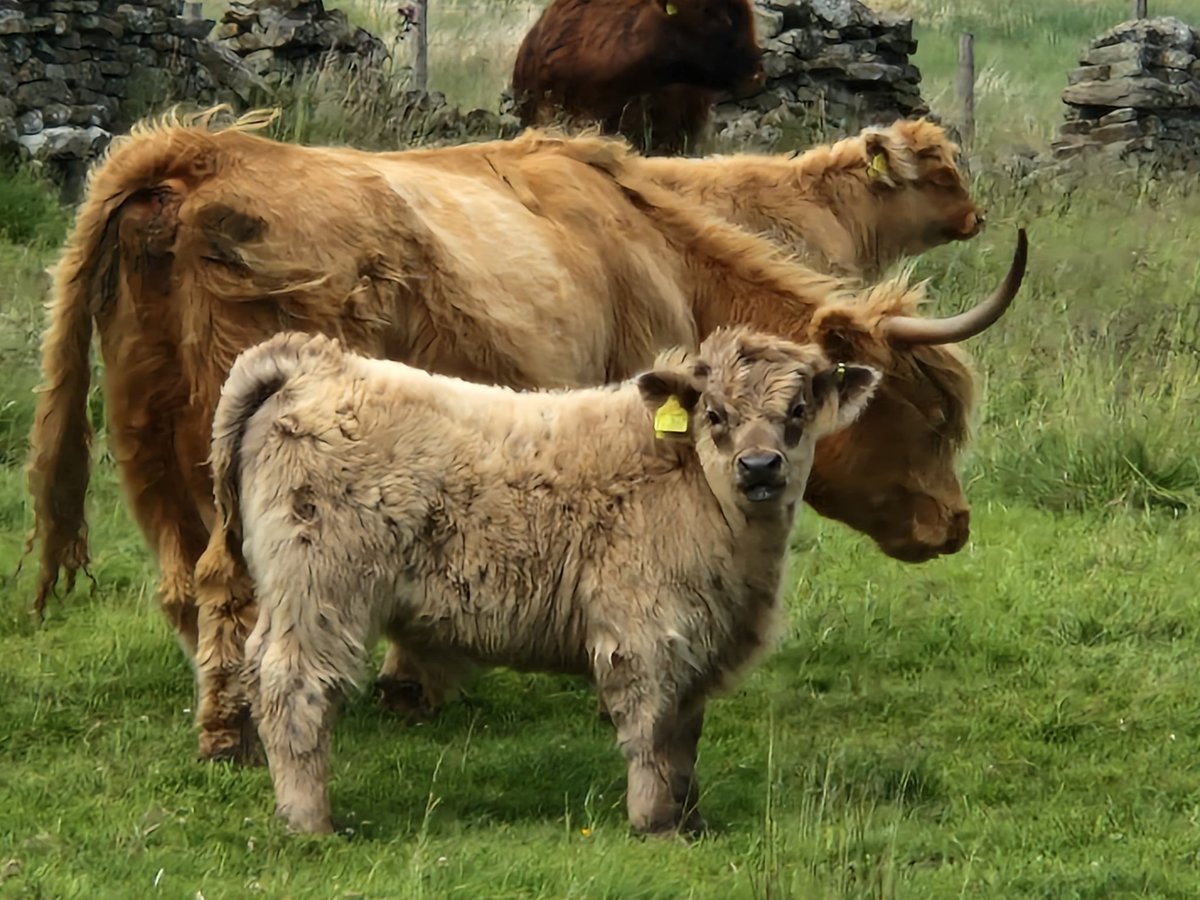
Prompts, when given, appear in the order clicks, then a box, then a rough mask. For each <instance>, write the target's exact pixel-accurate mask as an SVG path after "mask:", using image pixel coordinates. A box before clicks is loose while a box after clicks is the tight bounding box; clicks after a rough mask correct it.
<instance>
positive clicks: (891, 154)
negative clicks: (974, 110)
mask: <svg viewBox="0 0 1200 900" xmlns="http://www.w3.org/2000/svg"><path fill="white" fill-rule="evenodd" d="M860 138H861V140H862V142H863V155H862V164H863V166H864V168H863V169H862V170H861V171H862V172H863V177H865V178H866V179H867V181H868V183H869V185H870V189H871V192H872V195H873V196H874V197H875V198H876V200H877V201H878V203H879V205H880V214H879V216H878V217H877V218H878V221H879V228H880V229H883V230H885V231H886V232H887V235H886V237H888V238H890V240H888V241H887V243H889V244H891V245H894V246H895V249H896V251H897V252H899V253H903V254H906V255H916V254H919V253H923V252H925V251H926V250H929V249H931V248H933V247H938V246H940V245H942V244H945V243H949V242H950V241H965V240H969V239H970V238H973V237H975V236H976V235H977V234H979V232H980V229H982V228H983V222H984V217H983V212H982V211H981V210H980V209H979V207H978V205H977V204H976V203H975V201H974V200H973V199H972V198H971V194H970V192H969V191H968V190H967V186H966V183H965V182H964V180H963V175H962V173H961V172H960V171H959V168H958V164H957V159H958V146H957V145H956V144H954V143H953V142H952V141H951V140H950V139H949V137H948V136H947V135H946V132H945V130H944V129H943V128H942V127H941V126H940V125H935V124H934V123H933V122H929V121H926V120H924V119H919V120H907V119H901V120H899V121H897V122H895V123H893V124H892V125H890V126H888V127H887V128H868V129H865V130H864V131H863V132H862V134H861V135H860Z"/></svg>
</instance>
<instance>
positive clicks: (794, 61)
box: [713, 0, 929, 144]
mask: <svg viewBox="0 0 1200 900" xmlns="http://www.w3.org/2000/svg"><path fill="white" fill-rule="evenodd" d="M755 12H756V16H757V19H758V32H759V39H760V42H761V43H762V45H763V51H764V53H763V67H764V69H765V71H766V75H767V85H766V89H765V90H764V91H762V92H761V93H760V94H758V95H756V96H754V97H750V98H746V99H744V100H740V101H734V100H727V101H725V102H722V103H719V104H718V105H717V107H716V109H715V111H714V116H713V118H714V129H713V131H714V135H715V136H716V137H718V139H723V140H732V141H743V142H746V141H750V142H754V143H759V144H771V143H773V142H774V141H776V140H778V138H779V137H781V136H782V134H783V130H784V129H785V128H786V127H787V126H788V123H789V122H796V121H798V120H801V121H809V122H814V121H815V122H817V123H819V124H820V125H822V126H825V127H827V128H830V129H834V130H837V131H840V132H849V131H855V130H857V129H858V128H860V127H862V126H863V125H868V124H875V123H888V122H891V121H894V120H895V119H897V118H904V117H911V116H919V115H924V114H926V113H928V112H929V108H928V107H927V106H926V104H925V102H924V101H923V100H922V99H921V90H920V82H921V73H920V71H919V70H918V69H917V67H916V66H914V65H912V64H911V63H910V62H909V58H910V56H911V55H912V54H913V53H915V52H916V50H917V42H916V41H915V40H914V39H913V35H912V19H910V18H907V17H905V16H900V15H895V14H892V13H887V12H876V11H873V10H871V9H869V8H868V7H866V6H864V5H863V4H862V3H859V2H858V0H755Z"/></svg>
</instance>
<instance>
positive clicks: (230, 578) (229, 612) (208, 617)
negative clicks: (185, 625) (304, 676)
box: [196, 535, 261, 764]
mask: <svg viewBox="0 0 1200 900" xmlns="http://www.w3.org/2000/svg"><path fill="white" fill-rule="evenodd" d="M196 591H197V599H198V603H199V647H198V649H197V652H196V682H197V694H198V696H197V699H196V724H197V725H198V726H199V729H200V739H199V757H200V759H208V760H226V759H228V760H233V761H235V762H241V763H250V764H252V763H257V762H261V757H260V756H259V754H258V752H257V750H258V739H257V735H256V734H255V730H254V726H253V722H252V721H251V717H250V695H248V694H247V691H246V685H245V683H244V681H243V669H244V660H245V643H246V635H247V634H248V633H249V632H250V630H251V628H252V627H253V626H254V620H255V618H256V616H257V606H256V604H255V602H254V592H253V585H252V583H251V580H250V576H249V574H248V573H247V571H246V568H245V562H244V561H243V560H242V559H241V557H240V554H234V553H232V552H231V551H230V550H229V548H228V547H226V546H225V544H224V542H223V540H222V537H221V536H220V535H215V536H214V538H213V540H212V541H211V542H210V545H209V548H208V549H207V550H206V551H205V552H204V555H203V556H202V557H201V558H200V561H199V562H198V563H197V564H196Z"/></svg>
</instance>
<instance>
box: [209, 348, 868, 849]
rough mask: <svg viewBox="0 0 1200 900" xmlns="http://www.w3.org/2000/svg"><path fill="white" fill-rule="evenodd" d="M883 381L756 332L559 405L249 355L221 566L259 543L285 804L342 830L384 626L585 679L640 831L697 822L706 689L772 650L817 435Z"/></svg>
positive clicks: (418, 642)
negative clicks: (599, 706)
mask: <svg viewBox="0 0 1200 900" xmlns="http://www.w3.org/2000/svg"><path fill="white" fill-rule="evenodd" d="M878 379H879V373H878V372H877V371H876V370H874V369H871V368H868V367H863V366H855V365H848V366H847V365H843V366H839V367H838V369H836V370H835V369H834V367H833V366H832V365H831V364H830V363H829V361H828V360H827V358H826V357H825V355H824V354H823V353H822V352H821V350H820V349H819V348H817V347H815V346H812V345H809V346H799V345H796V344H793V343H791V342H789V341H784V340H781V339H777V338H773V337H770V336H767V335H763V334H761V333H755V332H750V331H748V330H746V329H742V328H738V329H734V330H719V331H717V332H716V333H714V334H713V335H711V336H710V337H709V338H708V339H706V340H705V341H704V343H703V344H702V345H701V347H700V351H699V355H698V357H696V356H689V355H687V354H685V353H683V352H680V351H674V352H667V353H664V354H662V355H661V356H660V357H659V358H658V359H657V360H656V364H655V367H654V369H653V370H652V371H649V372H646V373H644V374H642V375H639V376H637V377H636V378H634V379H632V380H630V381H627V382H625V383H623V384H620V385H616V386H610V387H600V388H590V389H583V390H576V391H567V392H556V393H550V392H547V393H536V392H531V393H518V392H515V391H512V390H510V389H508V388H503V387H493V386H487V387H484V386H481V385H478V384H474V383H470V382H464V381H459V380H456V379H451V378H446V377H443V376H438V375H431V374H429V373H427V372H425V371H423V370H419V369H413V368H410V367H408V366H405V365H403V364H400V363H395V362H389V361H381V360H374V359H367V358H365V357H362V356H358V355H354V354H349V353H346V352H344V351H343V350H342V348H341V347H340V346H339V344H338V343H337V342H336V341H333V340H330V339H328V338H325V337H312V336H309V335H304V334H282V335H277V336H275V337H274V338H272V339H271V340H269V341H267V342H266V343H264V344H261V345H259V346H257V347H254V348H252V349H250V350H248V351H246V352H245V353H244V354H242V355H241V356H240V357H239V358H238V360H237V361H236V362H235V363H234V366H233V369H232V371H231V372H230V375H229V380H228V381H227V383H226V384H225V386H224V389H223V390H222V393H221V400H220V403H219V404H218V406H217V412H216V419H215V422H214V425H213V452H212V459H213V479H214V483H215V488H216V503H217V526H216V528H215V529H214V531H213V536H212V541H211V544H210V552H211V553H214V554H216V555H225V554H235V555H241V554H242V553H244V560H245V564H246V565H247V567H248V569H249V572H250V574H251V577H252V578H253V580H254V583H255V584H256V586H257V589H258V598H259V611H258V619H257V622H256V623H255V626H254V630H253V632H252V633H251V634H250V637H249V638H248V640H247V643H246V674H247V681H248V687H249V696H250V697H251V698H252V703H253V715H254V720H255V722H256V724H257V726H258V731H259V734H260V735H261V737H262V740H263V744H264V746H265V749H266V751H267V759H268V763H269V765H270V768H271V775H272V780H273V781H274V785H275V796H276V802H277V810H278V812H279V813H280V814H281V815H282V816H283V817H284V818H285V819H286V820H287V822H288V824H289V825H290V826H291V827H292V828H294V829H296V830H300V831H313V832H328V831H331V830H332V826H331V823H330V816H329V799H328V791H327V779H328V768H327V758H328V753H329V739H330V730H331V725H332V720H333V710H334V703H335V701H336V694H337V692H339V691H340V690H341V689H342V688H344V687H345V686H348V685H350V684H352V683H354V681H355V680H356V679H357V677H358V676H359V675H361V672H362V669H363V668H364V666H365V663H366V661H367V654H368V651H369V649H370V647H371V645H372V644H373V643H374V641H375V640H376V639H377V638H378V636H379V635H380V634H381V633H384V632H386V633H389V634H391V635H393V636H394V637H397V638H400V639H402V640H403V641H404V642H405V643H406V644H409V645H413V646H419V647H421V648H422V650H423V651H424V653H425V655H427V656H428V657H432V658H435V659H437V660H438V661H439V663H440V665H441V666H442V667H443V668H445V669H454V668H459V667H461V666H462V665H463V664H464V663H465V662H483V663H487V664H491V665H507V666H512V667H516V668H521V669H527V670H542V671H553V672H562V673H568V674H575V675H584V676H589V677H590V678H591V679H592V680H593V681H594V683H595V685H596V687H597V689H598V691H599V694H600V696H601V697H602V699H603V701H604V703H605V706H606V707H607V709H608V711H609V713H610V715H611V717H612V721H613V724H614V726H615V727H616V731H617V743H618V745H619V746H620V748H621V751H622V753H623V754H624V756H625V759H626V761H627V763H628V796H627V802H628V810H629V818H630V822H631V824H632V826H633V828H634V829H635V830H637V831H639V832H663V831H674V830H676V829H679V828H681V827H682V828H684V829H686V830H688V831H698V830H700V829H702V828H703V819H702V818H701V816H700V814H699V811H698V810H697V809H696V803H697V799H698V797H699V790H698V787H697V785H696V781H695V778H694V770H695V763H696V743H697V741H698V740H699V737H700V732H701V726H702V722H703V716H704V704H705V700H706V699H707V698H708V697H709V695H711V694H712V693H713V692H714V691H716V690H719V689H722V688H724V687H725V686H726V685H727V684H728V683H729V681H730V680H731V679H732V678H733V677H734V676H736V675H737V674H738V673H739V672H740V671H742V670H743V669H744V668H745V667H746V666H747V664H748V663H749V662H750V661H751V660H752V659H753V658H755V657H756V656H758V655H759V654H760V653H761V652H762V650H763V649H764V648H765V647H766V646H767V645H768V641H769V638H770V635H771V632H772V624H773V621H774V619H775V614H776V612H777V611H778V604H777V599H778V593H779V587H780V582H781V577H782V574H783V570H784V565H785V562H786V558H787V555H788V533H789V531H790V528H791V525H792V520H793V518H794V515H795V510H796V506H797V504H798V503H799V502H800V499H801V497H802V495H803V491H804V482H805V480H806V478H807V476H808V472H809V469H810V467H811V464H812V458H813V452H814V449H815V445H816V440H817V438H818V437H820V436H822V435H824V434H828V433H830V432H832V431H836V430H837V429H838V428H842V427H844V426H845V425H846V424H848V423H849V422H850V421H851V420H853V419H854V417H855V416H857V415H858V413H859V411H860V410H861V409H862V408H863V406H864V405H865V404H866V403H867V401H868V398H869V397H870V395H871V393H872V392H873V391H874V389H875V385H876V383H877V382H878ZM667 403H673V404H674V405H675V407H676V409H677V410H678V412H679V413H680V414H681V415H682V421H681V422H678V423H675V424H670V423H660V422H659V421H658V418H657V411H659V410H661V409H662V408H664V406H665V404H667ZM656 429H660V430H658V433H657V435H656Z"/></svg>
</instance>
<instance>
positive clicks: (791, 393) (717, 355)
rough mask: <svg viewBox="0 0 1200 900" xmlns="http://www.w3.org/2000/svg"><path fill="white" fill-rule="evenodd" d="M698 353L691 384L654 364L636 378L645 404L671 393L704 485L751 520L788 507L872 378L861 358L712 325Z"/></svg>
mask: <svg viewBox="0 0 1200 900" xmlns="http://www.w3.org/2000/svg"><path fill="white" fill-rule="evenodd" d="M700 358H701V360H702V361H700V362H696V363H694V368H693V370H692V374H693V375H694V377H695V378H696V379H697V382H696V384H695V386H694V387H689V388H686V389H683V390H680V389H679V388H678V387H671V386H670V383H669V382H668V380H667V379H666V378H665V377H664V376H663V375H662V374H661V373H658V372H652V373H649V374H648V375H646V376H643V377H642V379H641V380H640V382H639V383H640V385H641V388H642V393H643V396H644V398H645V399H646V402H647V403H648V404H649V405H651V406H652V408H655V409H659V408H661V404H663V403H665V402H667V401H668V400H669V399H670V397H671V396H674V397H675V399H676V400H678V401H679V402H680V405H681V406H682V407H683V408H684V409H686V410H687V415H688V418H687V420H686V421H687V427H688V429H689V432H688V434H689V438H690V439H691V440H692V441H694V443H695V447H696V452H697V455H698V456H699V459H700V463H701V466H702V467H703V469H704V474H705V478H706V480H707V481H708V484H709V487H710V489H711V490H712V491H713V494H714V495H715V496H716V497H717V499H718V500H719V501H720V502H721V504H722V506H724V507H725V508H726V509H736V510H738V511H740V512H741V513H742V514H743V515H745V516H747V517H750V518H757V517H760V516H764V515H767V516H777V515H779V513H780V512H781V511H784V510H788V509H792V508H794V507H795V504H796V503H797V502H799V501H800V500H801V499H802V498H803V493H804V486H805V483H806V482H807V480H808V477H809V472H810V470H811V468H812V462H813V456H814V454H815V452H816V443H817V440H818V439H819V438H820V437H822V436H823V435H827V434H830V433H832V432H835V431H837V430H839V429H841V428H844V427H846V425H848V424H849V423H850V422H852V421H854V419H855V418H856V417H857V416H858V415H859V414H860V412H861V411H862V409H863V408H864V407H865V406H866V405H867V402H868V400H869V398H870V396H871V394H872V392H873V391H874V390H875V386H876V384H877V383H878V381H879V377H880V376H879V372H878V371H877V370H875V369H872V368H869V367H866V366H860V365H854V364H843V365H838V366H835V365H833V364H832V363H830V362H829V360H828V359H827V358H826V356H825V354H824V353H822V352H821V350H820V348H818V347H817V346H816V345H813V344H809V345H803V346H802V345H798V344H793V343H791V342H789V341H784V340H782V339H779V338H775V337H772V336H768V335H765V334H761V333H757V332H753V331H750V330H748V329H745V328H733V329H718V330H717V331H716V332H714V333H713V334H712V335H710V336H709V337H708V338H707V339H706V340H705V341H704V343H703V344H701V346H700ZM701 383H702V384H703V386H702V387H701V386H700V384H701ZM664 436H666V435H665V434H664Z"/></svg>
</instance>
